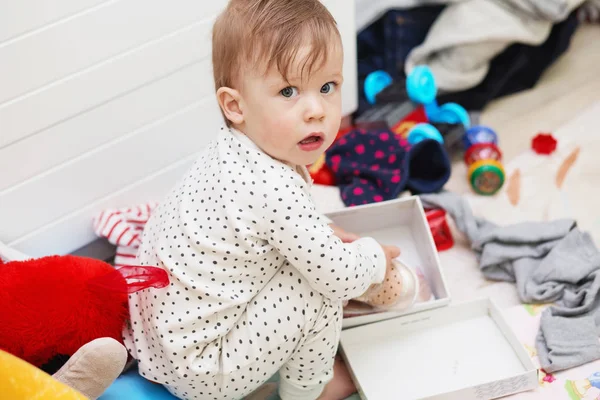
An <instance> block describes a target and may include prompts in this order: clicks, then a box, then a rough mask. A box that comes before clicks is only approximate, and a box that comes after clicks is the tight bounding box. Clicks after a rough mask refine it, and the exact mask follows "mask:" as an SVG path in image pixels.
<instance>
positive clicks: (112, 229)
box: [93, 202, 157, 267]
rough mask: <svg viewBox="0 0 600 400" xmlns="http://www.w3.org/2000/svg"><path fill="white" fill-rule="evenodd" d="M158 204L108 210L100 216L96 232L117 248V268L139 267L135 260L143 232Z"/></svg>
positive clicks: (96, 221)
mask: <svg viewBox="0 0 600 400" xmlns="http://www.w3.org/2000/svg"><path fill="white" fill-rule="evenodd" d="M156 206H157V203H155V202H150V203H145V204H140V205H137V206H135V207H130V208H120V209H107V210H104V211H102V212H101V213H100V214H98V215H97V216H96V217H95V218H94V220H93V222H94V232H95V233H96V235H98V236H99V237H103V238H106V239H108V241H109V242H110V243H112V244H114V245H115V246H117V253H116V255H115V261H114V264H115V267H124V266H128V265H137V264H136V262H135V258H136V255H137V249H138V247H139V246H140V240H141V236H142V231H143V230H144V226H145V225H146V222H148V219H149V218H150V214H151V213H152V210H154V208H156Z"/></svg>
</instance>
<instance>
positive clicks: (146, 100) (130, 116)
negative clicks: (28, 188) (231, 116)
mask: <svg viewBox="0 0 600 400" xmlns="http://www.w3.org/2000/svg"><path fill="white" fill-rule="evenodd" d="M211 74H212V70H211V63H210V60H209V59H205V60H203V61H201V62H198V63H195V64H192V65H190V66H188V67H186V68H184V69H182V70H180V71H177V72H175V73H174V74H172V75H169V76H167V77H165V78H163V79H159V80H157V81H155V82H153V83H151V84H149V85H147V86H144V87H142V88H140V89H139V90H135V91H133V92H129V93H126V94H125V95H124V96H122V97H119V98H117V99H115V100H113V101H111V102H108V103H105V104H102V105H100V106H98V107H96V108H92V109H91V110H89V111H87V112H85V113H82V114H79V115H77V116H75V117H74V118H71V119H68V120H66V121H65V122H63V123H60V124H57V125H55V126H52V127H50V128H48V129H46V130H44V131H42V132H40V133H39V134H37V135H34V136H29V137H26V138H25V139H23V140H21V141H18V142H16V143H14V144H12V145H10V146H8V147H5V148H3V149H0V171H9V170H11V169H13V171H12V173H10V174H0V191H2V190H5V189H7V188H9V187H10V186H13V185H16V184H18V183H20V182H24V181H25V180H27V179H29V178H32V177H34V176H35V175H37V174H40V173H42V172H44V171H46V170H48V169H50V168H53V167H56V166H57V165H59V164H61V163H64V162H66V161H68V160H71V159H73V158H75V157H77V156H79V155H81V154H84V153H86V152H88V151H90V150H92V149H94V148H96V147H98V146H100V145H102V144H104V143H107V142H110V141H111V140H114V139H116V138H118V137H120V136H121V135H123V134H127V133H129V132H131V131H132V130H135V129H137V128H139V127H140V126H142V125H144V124H147V123H149V122H151V121H153V120H155V119H157V118H161V117H163V116H165V115H167V114H170V113H172V112H175V111H177V110H179V109H181V108H183V107H185V106H188V105H190V104H191V103H193V102H195V101H197V99H199V98H203V97H206V96H209V95H211V94H212V93H213V92H214V85H213V81H212V75H211ZM57 143H64V144H68V145H64V146H57V145H56V144H57ZM48 149H52V151H48ZM15 165H18V166H19V168H13V167H14V166H15Z"/></svg>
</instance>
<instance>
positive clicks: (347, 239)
mask: <svg viewBox="0 0 600 400" xmlns="http://www.w3.org/2000/svg"><path fill="white" fill-rule="evenodd" d="M329 226H330V227H331V229H333V234H334V235H335V236H337V237H339V238H340V239H341V240H342V242H344V243H352V242H354V241H355V240H358V239H360V236H358V235H357V234H355V233H351V232H346V231H345V230H343V229H342V228H340V227H339V226H337V225H334V224H329Z"/></svg>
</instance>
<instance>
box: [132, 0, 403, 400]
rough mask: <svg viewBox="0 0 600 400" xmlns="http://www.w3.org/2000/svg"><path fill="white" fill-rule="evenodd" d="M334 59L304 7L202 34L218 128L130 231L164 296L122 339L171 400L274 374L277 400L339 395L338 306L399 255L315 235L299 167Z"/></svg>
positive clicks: (324, 225) (327, 230)
mask: <svg viewBox="0 0 600 400" xmlns="http://www.w3.org/2000/svg"><path fill="white" fill-rule="evenodd" d="M342 60H343V53H342V43H341V39H340V34H339V32H338V30H337V27H336V23H335V21H334V19H333V17H332V16H331V14H330V13H329V12H328V11H327V9H326V8H325V7H324V6H323V5H322V4H321V3H320V2H319V0H302V1H299V0H231V1H230V2H229V4H228V6H227V8H226V9H225V11H224V12H223V13H222V14H221V15H220V16H219V18H218V19H217V20H216V22H215V25H214V31H213V68H214V79H215V87H216V95H217V99H218V102H219V105H220V107H221V111H222V113H223V116H224V120H225V124H224V126H223V127H222V128H221V129H220V131H219V132H216V134H217V137H216V139H215V140H214V141H213V142H212V143H211V144H210V145H209V146H208V147H207V148H206V149H205V151H204V152H203V153H202V154H201V155H200V157H199V158H198V160H197V161H196V163H195V164H194V165H193V166H192V168H191V169H190V170H189V172H188V173H187V174H186V175H185V176H184V177H183V178H182V180H181V181H180V182H179V183H178V184H177V185H176V187H175V189H173V191H171V193H170V194H169V195H168V196H167V198H166V199H165V200H164V201H163V202H162V203H161V205H160V206H159V207H158V208H157V209H156V210H155V211H154V213H153V215H152V218H151V219H150V221H149V222H148V224H147V226H146V228H145V231H144V237H143V241H142V245H141V247H140V250H139V254H138V257H139V262H140V263H141V264H142V265H155V266H160V267H162V268H164V269H165V270H166V271H167V272H168V273H169V276H170V281H171V283H170V286H169V287H168V288H165V289H148V290H144V291H141V292H138V293H135V294H132V295H130V297H129V303H130V310H131V322H130V324H129V326H128V327H127V329H126V330H125V335H124V336H125V343H126V345H127V348H128V350H129V352H130V353H131V354H132V355H133V356H134V357H135V358H136V359H137V360H138V362H139V370H140V373H141V374H142V375H143V376H144V377H146V378H147V379H149V380H151V381H154V382H158V383H161V384H163V385H164V386H165V387H166V388H167V389H168V390H169V391H170V392H171V393H173V394H174V395H175V396H177V397H179V398H181V399H240V398H243V397H244V396H246V395H248V394H249V393H251V392H252V391H254V390H255V389H256V388H258V387H259V386H260V385H261V384H262V383H264V382H265V381H266V380H267V379H269V378H270V377H271V376H273V375H274V374H275V373H277V372H278V371H279V373H280V386H279V394H280V396H281V398H282V399H284V400H287V399H317V398H320V399H340V398H343V397H345V396H347V395H349V394H351V393H352V392H353V391H354V387H353V385H352V383H351V381H350V380H349V377H348V374H347V371H345V370H344V369H343V366H342V364H341V363H340V362H338V361H336V357H335V356H336V352H337V348H338V342H339V338H340V332H341V327H342V303H343V301H345V300H348V299H352V298H356V297H359V296H361V295H363V294H364V293H365V292H366V291H367V290H368V289H369V288H370V287H377V284H378V283H381V282H383V281H384V279H385V277H386V274H389V273H390V272H389V271H390V270H391V269H392V267H391V265H392V264H391V260H392V259H393V258H395V257H397V256H398V255H399V250H398V249H397V248H395V247H391V246H381V245H380V244H378V243H377V242H376V241H375V240H373V239H372V238H357V237H356V236H355V235H352V234H350V233H347V232H344V231H343V230H341V229H339V228H336V227H332V226H330V225H329V223H330V221H328V220H327V219H326V218H325V217H324V216H322V215H321V214H319V212H317V210H316V209H315V206H314V204H313V202H312V200H311V197H310V194H309V188H310V184H311V179H310V176H309V174H308V172H307V170H306V168H305V165H308V164H311V163H313V162H314V161H315V160H317V158H318V157H319V155H320V154H322V153H323V152H324V151H325V150H326V149H327V147H328V146H329V145H330V144H331V143H332V142H333V140H334V138H335V136H336V134H337V131H338V129H339V127H340V119H341V93H340V87H341V85H342V80H343V77H342ZM334 370H335V373H334Z"/></svg>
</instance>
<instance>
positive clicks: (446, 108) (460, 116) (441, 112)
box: [425, 101, 471, 129]
mask: <svg viewBox="0 0 600 400" xmlns="http://www.w3.org/2000/svg"><path fill="white" fill-rule="evenodd" d="M425 113H426V114H427V118H428V119H429V121H431V122H434V123H444V124H453V125H454V124H462V125H463V126H464V127H465V129H469V127H470V126H471V118H469V113H468V112H467V110H465V109H464V108H463V107H462V106H461V105H459V104H456V103H446V104H443V105H442V106H438V105H437V103H436V102H435V101H434V102H433V103H431V104H427V105H425Z"/></svg>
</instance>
